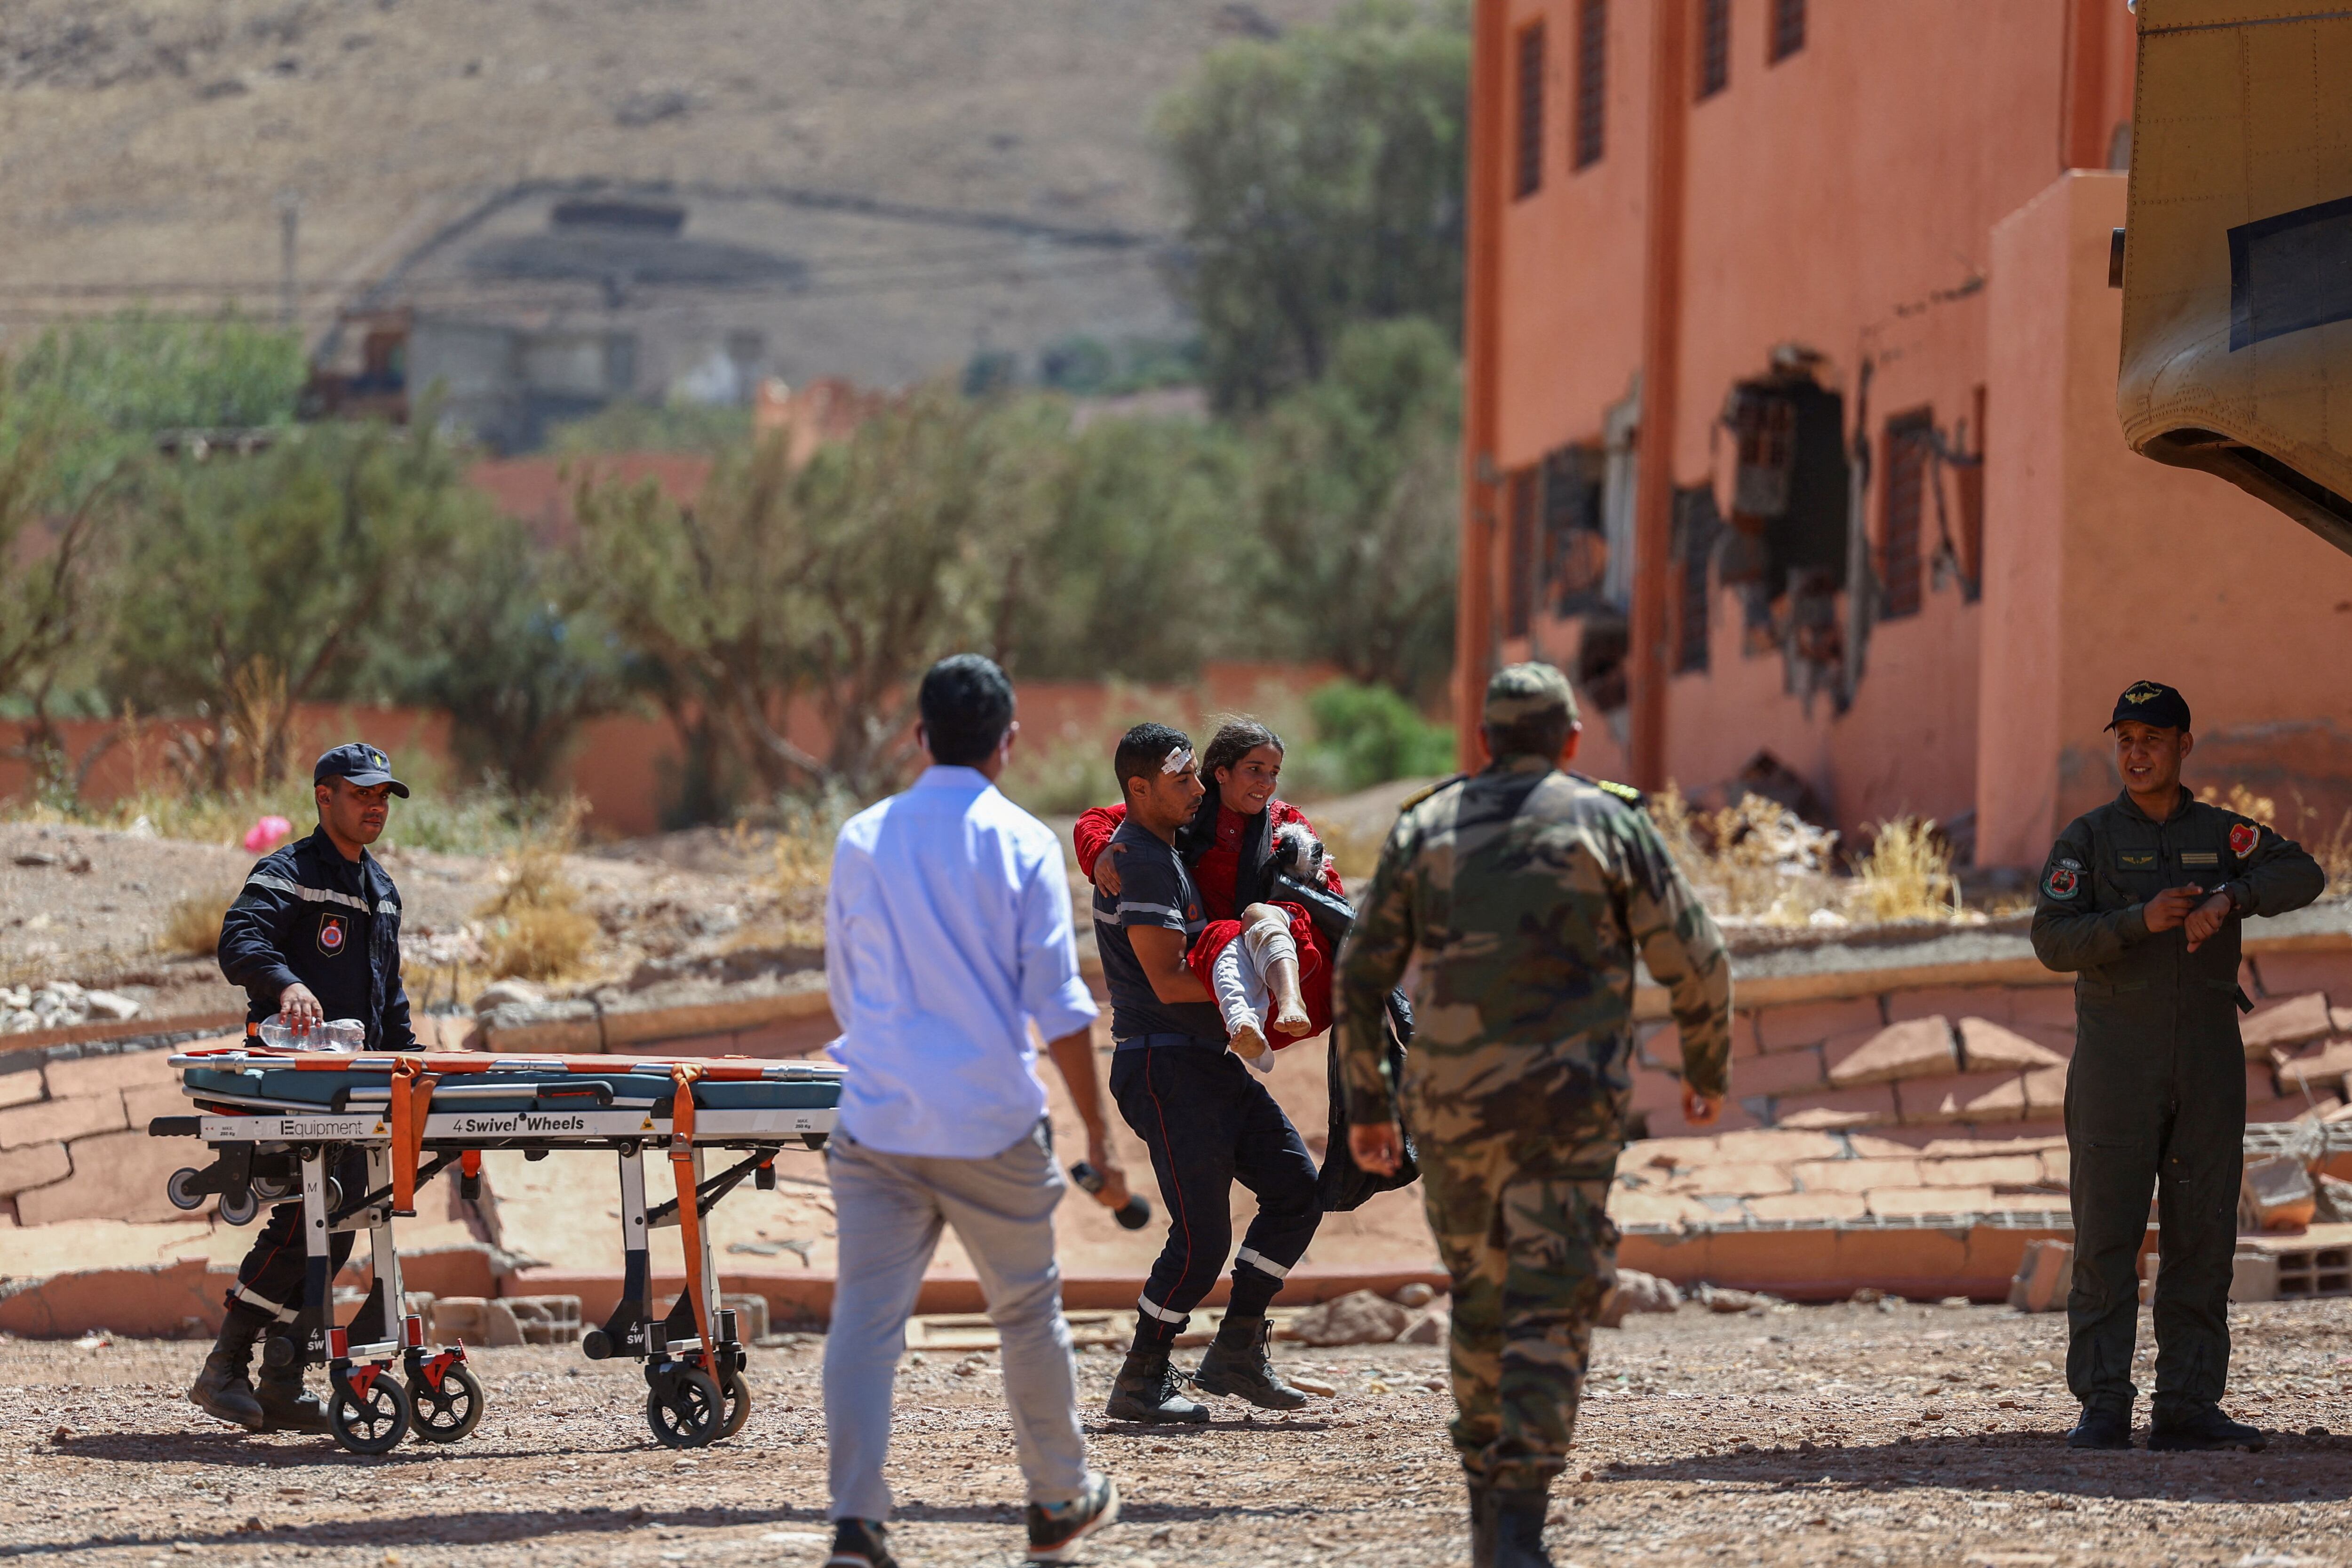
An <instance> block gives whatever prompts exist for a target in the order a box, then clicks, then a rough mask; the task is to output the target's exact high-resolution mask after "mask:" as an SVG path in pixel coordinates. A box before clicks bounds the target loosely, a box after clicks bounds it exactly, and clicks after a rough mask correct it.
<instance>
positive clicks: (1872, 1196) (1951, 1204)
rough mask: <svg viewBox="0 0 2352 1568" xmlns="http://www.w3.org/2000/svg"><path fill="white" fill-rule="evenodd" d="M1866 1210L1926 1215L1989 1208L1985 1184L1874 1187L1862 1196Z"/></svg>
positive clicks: (1989, 1190) (1901, 1215) (1989, 1194)
mask: <svg viewBox="0 0 2352 1568" xmlns="http://www.w3.org/2000/svg"><path fill="white" fill-rule="evenodd" d="M1863 1197H1864V1198H1866V1199H1867V1200H1868V1201H1869V1204H1870V1212H1871V1213H1873V1214H1875V1215H1879V1216H1881V1217H1883V1218H1890V1219H1892V1218H1916V1217H1918V1216H1922V1215H1929V1214H1974V1213H1977V1212H1979V1210H1982V1209H1987V1208H1990V1207H1992V1198H1993V1193H1992V1188H1990V1187H1989V1186H1896V1187H1878V1188H1875V1189H1874V1190H1872V1191H1870V1192H1866V1193H1864V1195H1863Z"/></svg>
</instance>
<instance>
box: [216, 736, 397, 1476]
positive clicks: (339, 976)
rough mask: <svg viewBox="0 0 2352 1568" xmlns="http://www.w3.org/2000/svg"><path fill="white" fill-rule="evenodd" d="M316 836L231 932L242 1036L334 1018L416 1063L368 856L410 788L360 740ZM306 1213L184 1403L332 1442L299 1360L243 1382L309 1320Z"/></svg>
mask: <svg viewBox="0 0 2352 1568" xmlns="http://www.w3.org/2000/svg"><path fill="white" fill-rule="evenodd" d="M310 779H311V783H312V786H313V793H314V794H315V795H316V796H317V799H318V803H319V830H318V831H316V832H314V833H312V834H311V835H310V837H309V838H307V839H300V840H298V841H295V842H293V843H290V844H288V845H287V846H286V847H285V848H284V849H281V850H279V851H278V852H276V853H274V854H270V855H267V856H265V857H263V859H262V860H261V862H259V863H258V864H257V865H256V866H255V867H254V868H253V870H252V871H251V872H250V873H247V876H246V880H245V886H244V888H243V890H242V891H240V892H239V893H238V894H237V897H236V903H234V904H231V905H229V909H228V914H227V915H226V917H225V918H224V919H223V920H222V921H221V935H220V966H221V972H222V973H223V974H225V975H226V976H227V977H228V978H229V982H230V983H231V984H232V985H237V986H242V987H244V988H245V994H246V998H247V1006H246V1020H247V1021H246V1032H247V1034H248V1035H251V1034H253V1033H254V1032H255V1031H256V1030H257V1029H258V1027H259V1025H260V1023H261V1021H262V1020H263V1019H267V1018H268V1017H270V1016H271V1015H273V1014H275V1015H277V1016H278V1017H279V1018H280V1019H283V1020H284V1021H285V1022H286V1023H288V1024H289V1025H291V1026H293V1027H295V1028H297V1029H309V1030H316V1029H317V1028H318V1026H319V1025H320V1024H322V1023H325V1022H326V1021H328V1020H329V1019H357V1020H359V1022H360V1023H361V1024H362V1026H364V1027H365V1029H366V1030H367V1038H366V1042H365V1044H364V1046H363V1047H362V1049H364V1050H367V1051H415V1049H416V1032H415V1030H414V1029H412V1028H411V1027H410V1025H409V1020H408V996H407V993H406V992H405V991H404V990H403V989H402V988H401V984H400V890H399V889H397V888H395V887H394V886H393V884H392V878H391V876H390V875H389V874H387V873H385V871H384V869H383V865H382V864H381V863H379V862H377V860H376V859H375V857H374V856H373V855H371V854H369V853H368V852H367V846H368V845H370V844H372V843H373V842H375V841H376V840H377V839H378V838H379V837H381V836H382V835H383V825H384V820H385V818H386V817H387V816H388V815H389V814H390V812H391V810H392V800H391V798H392V797H393V796H394V795H398V796H400V797H401V798H403V799H406V798H407V795H408V786H407V785H405V784H403V783H402V782H401V781H400V780H399V779H394V777H393V776H392V764H391V762H390V760H389V759H388V758H385V756H384V754H383V752H381V751H378V750H377V749H376V748H375V747H373V746H369V745H366V744H365V743H363V742H358V741H354V742H352V744H351V745H349V746H338V747H335V748H334V749H333V750H331V751H330V752H328V753H327V754H326V755H324V756H323V757H321V758H319V762H318V766H317V767H316V768H313V769H312V770H311V774H310ZM335 1179H336V1180H337V1182H339V1183H340V1184H341V1187H342V1190H343V1193H344V1195H345V1197H354V1196H356V1195H358V1194H360V1193H362V1192H364V1191H365V1190H366V1185H365V1184H366V1181H367V1157H366V1155H364V1154H362V1153H361V1152H359V1151H357V1150H353V1151H351V1152H349V1153H347V1154H346V1155H345V1156H344V1158H343V1159H342V1161H341V1163H340V1165H339V1166H338V1167H337V1169H336V1171H335ZM301 1219H302V1206H301V1205H300V1204H299V1203H281V1204H279V1205H278V1206H277V1207H275V1208H273V1209H271V1210H270V1212H269V1222H268V1224H267V1225H265V1226H264V1227H263V1228H262V1231H261V1234H260V1236H259V1237H257V1238H256V1239H255V1241H254V1244H253V1249H252V1250H251V1251H250V1252H247V1254H246V1256H245V1261H244V1262H243V1263H240V1264H239V1265H237V1270H236V1289H235V1290H233V1291H230V1292H229V1294H228V1315H227V1316H226V1318H225V1319H224V1320H223V1321H222V1322H221V1331H220V1338H219V1340H218V1342H217V1343H215V1344H214V1346H213V1351H212V1354H210V1355H208V1356H206V1357H205V1365H204V1370H203V1372H202V1373H200V1374H199V1375H197V1377H196V1381H195V1385H194V1387H192V1388H190V1389H189V1390H188V1397H189V1398H190V1399H192V1400H194V1402H195V1403H196V1404H197V1405H198V1406H201V1407H202V1408H203V1409H204V1411H205V1413H206V1414H207V1415H211V1416H219V1417H220V1418H221V1419H222V1420H224V1421H229V1422H234V1423H235V1424H236V1425H237V1426H240V1427H245V1428H246V1429H247V1430H248V1431H254V1432H261V1431H271V1430H277V1431H289V1430H290V1431H299V1432H323V1431H325V1430H326V1429H327V1416H326V1409H325V1407H324V1406H321V1405H320V1402H319V1400H318V1397H317V1396H315V1395H310V1394H305V1393H304V1392H303V1391H302V1366H303V1361H302V1358H301V1357H299V1356H297V1357H296V1358H295V1359H294V1360H293V1361H292V1362H291V1363H290V1364H288V1365H286V1366H282V1367H273V1366H269V1365H268V1364H267V1363H266V1361H265V1364H264V1366H263V1368H262V1373H261V1380H260V1383H259V1385H254V1384H252V1383H250V1382H248V1381H247V1371H248V1369H249V1368H250V1366H251V1365H252V1361H253V1347H254V1343H255V1342H256V1341H257V1340H258V1339H259V1338H260V1337H261V1336H262V1334H263V1333H266V1332H268V1330H269V1329H271V1328H273V1327H275V1326H277V1325H278V1324H285V1323H291V1322H294V1321H295V1319H296V1317H297V1316H298V1315H299V1312H300V1311H301V1307H302V1276H303V1263H304V1249H303V1245H302V1236H301ZM353 1236H354V1233H353V1232H352V1231H349V1230H343V1231H338V1232H336V1233H335V1234H334V1237H333V1239H332V1242H331V1245H332V1248H333V1255H334V1267H335V1268H336V1269H337V1270H340V1269H341V1267H342V1266H343V1261H344V1260H345V1259H347V1258H349V1257H350V1256H351V1251H352V1239H353Z"/></svg>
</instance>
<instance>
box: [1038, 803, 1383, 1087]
mask: <svg viewBox="0 0 2352 1568" xmlns="http://www.w3.org/2000/svg"><path fill="white" fill-rule="evenodd" d="M1265 810H1266V816H1267V818H1268V821H1267V822H1266V831H1267V833H1268V834H1269V835H1271V834H1272V833H1273V832H1274V831H1275V830H1276V829H1278V828H1280V827H1282V826H1283V825H1284V824H1285V823H1286V822H1297V823H1298V824H1300V825H1301V826H1303V827H1305V828H1306V830H1307V831H1308V832H1310V833H1312V832H1315V824H1314V823H1312V822H1310V821H1307V813H1306V812H1304V811H1302V810H1299V809H1298V808H1297V807H1296V806H1294V805H1292V804H1290V802H1288V801H1287V800H1270V801H1268V802H1267V803H1266V808H1265ZM1125 821H1127V807H1126V806H1125V805H1123V804H1122V805H1118V806H1097V807H1094V808H1092V809H1091V810H1088V811H1087V813H1086V814H1085V815H1083V816H1081V817H1080V818H1079V819H1078V823H1077V826H1076V827H1075V828H1073V829H1072V830H1071V831H1070V841H1071V843H1072V845H1073V846H1074V847H1076V850H1077V852H1078V870H1079V871H1080V873H1083V874H1084V875H1085V876H1086V877H1087V879H1088V880H1089V881H1091V880H1092V879H1093V877H1094V874H1095V861H1096V859H1097V857H1098V856H1099V855H1101V853H1102V852H1103V846H1104V845H1105V844H1108V843H1109V842H1110V839H1111V835H1112V834H1113V833H1116V832H1118V830H1119V825H1120V824H1121V823H1123V822H1125ZM1248 825H1249V819H1248V818H1246V817H1244V816H1243V815H1242V814H1241V813H1240V812H1239V811H1236V810H1234V809H1233V808H1232V807H1230V806H1227V805H1225V804H1223V802H1222V801H1221V802H1219V804H1218V806H1217V838H1216V842H1214V843H1213V844H1212V845H1210V846H1209V848H1208V849H1207V850H1206V851H1204V852H1202V855H1201V858H1200V861H1199V862H1197V863H1196V864H1194V865H1193V866H1192V885H1193V886H1195V887H1197V888H1199V889H1200V890H1201V902H1202V906H1203V907H1204V908H1205V909H1206V910H1207V912H1208V913H1209V914H1210V915H1212V916H1213V918H1212V919H1211V920H1210V922H1209V924H1208V925H1207V926H1205V927H1204V928H1203V929H1202V932H1201V935H1200V936H1198V937H1196V938H1195V939H1194V940H1193V943H1192V949H1191V950H1190V951H1189V952H1187V953H1186V954H1185V955H1184V962H1185V964H1186V965H1187V966H1189V967H1191V969H1192V973H1194V974H1195V975H1197V976H1199V977H1200V978H1201V984H1202V985H1203V986H1207V985H1209V984H1210V981H1209V972H1210V969H1211V968H1212V967H1213V966H1214V965H1215V963H1216V961H1217V955H1218V954H1220V953H1222V952H1223V951H1224V950H1225V944H1226V943H1228V942H1230V941H1232V940H1233V939H1234V937H1235V936H1239V935H1240V934H1241V929H1242V924H1241V920H1240V918H1239V916H1240V915H1241V911H1240V910H1238V909H1236V908H1234V886H1235V884H1236V883H1238V882H1239V880H1240V877H1241V863H1242V834H1243V831H1244V829H1245V828H1246V827H1247V826H1248ZM1316 837H1317V838H1318V839H1319V838H1321V837H1322V835H1321V834H1319V833H1317V834H1316ZM1323 884H1324V885H1325V886H1326V887H1328V888H1329V889H1330V890H1331V891H1332V893H1333V894H1337V895H1338V896H1339V897H1341V898H1345V897H1346V896H1347V895H1348V890H1347V889H1346V888H1344V887H1342V886H1341V885H1340V884H1339V871H1338V869H1337V868H1336V867H1334V866H1333V865H1332V864H1331V862H1330V861H1329V860H1328V859H1327V860H1325V861H1324V862H1323ZM1275 907H1276V908H1277V909H1280V910H1282V911H1283V912H1284V913H1285V914H1286V915H1289V916H1290V939H1291V940H1292V941H1293V942H1295V943H1297V946H1298V992H1299V997H1300V999H1302V1000H1303V1001H1305V1002H1306V1004H1307V1022H1308V1024H1309V1025H1310V1026H1311V1027H1310V1028H1309V1029H1308V1030H1307V1033H1306V1034H1304V1035H1298V1036H1291V1035H1281V1034H1276V1033H1275V1032H1274V1031H1273V1030H1267V1031H1266V1036H1265V1042H1266V1044H1268V1045H1270V1046H1272V1047H1273V1048H1274V1049H1276V1051H1279V1050H1281V1049H1282V1048H1283V1047H1284V1046H1286V1045H1290V1044H1293V1043H1295V1042H1296V1041H1297V1040H1311V1039H1313V1038H1314V1037H1315V1036H1316V1035H1318V1034H1321V1033H1322V1032H1323V1031H1324V1030H1328V1029H1329V1028H1330V1027H1331V975H1332V959H1333V956H1334V955H1333V954H1332V952H1331V947H1330V945H1329V944H1328V943H1327V942H1325V941H1324V939H1323V933H1322V932H1320V931H1318V930H1317V929H1316V926H1315V922H1314V921H1313V920H1312V919H1310V918H1308V916H1307V911H1306V910H1305V909H1304V908H1302V907H1301V906H1299V905H1298V904H1276V905H1275ZM1213 989H1214V988H1213V987H1212V990H1213Z"/></svg>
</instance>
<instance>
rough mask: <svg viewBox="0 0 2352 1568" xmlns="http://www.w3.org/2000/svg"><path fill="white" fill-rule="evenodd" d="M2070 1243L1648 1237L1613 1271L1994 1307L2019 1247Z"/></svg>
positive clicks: (1953, 1235)
mask: <svg viewBox="0 0 2352 1568" xmlns="http://www.w3.org/2000/svg"><path fill="white" fill-rule="evenodd" d="M2155 1234H2156V1232H2155V1231H2154V1229H2153V1228H2151V1229H2150V1230H2149V1232H2148V1236H2149V1238H2150V1240H2149V1242H2148V1245H2150V1246H2152V1245H2154V1237H2155ZM2073 1236H2074V1231H2073V1230H2072V1228H2059V1227H2041V1226H2012V1225H1993V1224H1986V1223H1982V1222H1978V1223H1974V1224H1962V1225H1950V1226H1932V1225H1921V1226H1900V1227H1898V1226H1875V1227H1861V1226H1836V1227H1822V1228H1808V1229H1796V1228H1748V1229H1740V1230H1702V1231H1693V1232H1689V1233H1685V1234H1674V1233H1670V1232H1658V1231H1652V1232H1647V1233H1637V1234H1634V1235H1629V1236H1627V1237H1625V1238H1624V1239H1623V1240H1622V1242H1620V1243H1619V1245H1618V1248H1617V1261H1618V1264H1619V1266H1620V1267H1622V1268H1627V1269H1639V1270H1642V1271H1643V1273H1647V1274H1655V1275H1657V1276H1658V1277H1659V1278H1660V1279H1662V1280H1671V1281H1674V1282H1675V1284H1677V1285H1695V1284H1696V1283H1698V1282H1699V1281H1702V1280H1703V1281H1706V1282H1707V1283H1709V1284H1714V1285H1727V1286H1730V1287H1732V1288H1734V1289H1736V1290H1742V1291H1769V1292H1770V1293H1771V1294H1773V1295H1776V1296H1780V1297H1782V1298H1783V1299H1785V1300H1788V1301H1844V1300H1846V1299H1847V1298H1849V1297H1851V1296H1852V1295H1853V1293H1854V1292H1855V1291H1859V1290H1862V1289H1864V1287H1868V1288H1870V1289H1873V1290H1878V1291H1885V1292H1886V1293H1887V1294H1889V1295H1895V1296H1905V1297H1908V1298H1911V1299H1912V1300H1915V1301H1939V1300H1941V1299H1943V1298H1944V1297H1946V1296H1966V1297H1968V1298H1969V1300H1970V1301H2006V1300H2008V1298H2009V1285H2010V1281H2011V1280H2013V1279H2015V1278H2016V1276H2017V1268H2018V1265H2019V1263H2021V1261H2023V1260H2024V1257H2025V1245H2026V1243H2027V1242H2029V1241H2064V1240H2070V1239H2073Z"/></svg>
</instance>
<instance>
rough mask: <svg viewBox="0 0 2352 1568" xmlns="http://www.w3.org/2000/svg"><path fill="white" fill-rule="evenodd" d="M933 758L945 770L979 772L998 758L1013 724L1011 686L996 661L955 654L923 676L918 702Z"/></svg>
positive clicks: (978, 654)
mask: <svg viewBox="0 0 2352 1568" xmlns="http://www.w3.org/2000/svg"><path fill="white" fill-rule="evenodd" d="M916 700H917V705H918V706H919V707H920V708H921V710H922V715H923V736H924V739H925V741H926V743H927V744H928V745H929V747H930V752H931V760H932V761H934V762H936V763H939V764H940V766H941V767H944V768H976V767H978V766H979V765H980V764H982V763H983V762H985V761H987V760H988V759H989V758H991V757H992V756H993V755H995V752H996V748H997V747H999V746H1001V745H1003V743H1004V732H1005V731H1006V730H1007V729H1009V728H1011V727H1012V725H1013V683H1012V682H1011V681H1010V680H1008V679H1006V678H1005V674H1004V672H1003V670H1001V669H999V668H997V664H996V661H995V660H993V659H991V658H988V657H986V656H984V655H982V654H980V653H955V654H951V655H950V656H949V657H947V658H944V659H941V660H940V662H939V663H938V664H933V665H932V666H931V667H930V668H929V670H926V671H925V672H924V673H923V687H922V692H921V695H919V697H918V698H917V699H916Z"/></svg>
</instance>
